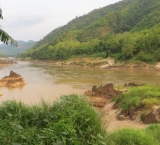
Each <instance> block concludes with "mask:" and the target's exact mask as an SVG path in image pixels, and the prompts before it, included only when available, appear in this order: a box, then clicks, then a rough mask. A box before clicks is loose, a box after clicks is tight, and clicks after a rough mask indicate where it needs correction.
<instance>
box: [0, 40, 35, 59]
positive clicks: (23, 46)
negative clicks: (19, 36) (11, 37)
mask: <svg viewBox="0 0 160 145" xmlns="http://www.w3.org/2000/svg"><path fill="white" fill-rule="evenodd" d="M17 42H18V46H17V47H13V46H11V45H10V44H8V45H6V44H1V45H0V54H2V55H7V56H16V55H17V54H18V53H23V52H25V51H27V50H28V49H30V48H31V47H32V46H33V45H34V44H35V43H36V41H33V40H29V41H27V42H26V41H22V40H19V41H17Z"/></svg>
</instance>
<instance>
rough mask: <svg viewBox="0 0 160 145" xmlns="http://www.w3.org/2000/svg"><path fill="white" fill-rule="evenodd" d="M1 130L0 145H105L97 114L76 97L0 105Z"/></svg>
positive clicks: (84, 99)
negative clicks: (49, 101) (34, 103)
mask: <svg viewBox="0 0 160 145" xmlns="http://www.w3.org/2000/svg"><path fill="white" fill-rule="evenodd" d="M0 128H1V131H0V144H2V145H14V144H15V145H16V144H17V145H30V144H31V145H38V144H39V145H103V144H105V131H104V130H103V129H102V126H101V121H100V117H99V115H98V114H97V113H96V112H95V111H94V109H93V108H92V106H91V105H89V104H88V103H87V102H86V98H84V97H79V96H77V95H69V96H62V97H61V98H60V100H59V101H57V102H54V103H53V104H49V103H46V102H44V101H42V103H41V104H40V105H34V106H27V105H25V104H23V103H21V102H16V101H8V102H5V103H3V104H2V105H1V106H0Z"/></svg>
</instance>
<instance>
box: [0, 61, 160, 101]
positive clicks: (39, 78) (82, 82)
mask: <svg viewBox="0 0 160 145" xmlns="http://www.w3.org/2000/svg"><path fill="white" fill-rule="evenodd" d="M11 70H13V71H15V72H16V73H18V74H20V75H21V76H22V77H23V78H24V80H25V81H26V82H27V84H26V85H25V86H23V87H20V88H5V87H3V88H0V93H1V94H3V96H1V97H0V103H1V102H3V101H6V100H12V99H14V100H18V101H19V100H20V101H22V102H24V103H27V104H34V103H39V102H40V101H41V99H44V100H45V101H50V102H51V101H54V100H57V99H58V97H59V96H61V95H64V94H66V95H68V94H79V95H83V94H84V91H85V90H87V89H91V87H92V86H93V85H95V84H96V85H101V84H102V85H103V84H106V83H114V85H115V86H123V85H124V84H125V83H129V82H135V83H140V84H141V83H144V84H145V83H150V84H160V72H159V71H147V70H120V69H119V70H111V69H99V68H87V67H77V66H75V67H71V66H55V65H50V64H42V63H39V62H36V63H35V62H34V63H33V62H23V61H18V63H17V64H14V65H11V66H6V67H0V78H2V77H4V76H7V75H9V73H10V71H11Z"/></svg>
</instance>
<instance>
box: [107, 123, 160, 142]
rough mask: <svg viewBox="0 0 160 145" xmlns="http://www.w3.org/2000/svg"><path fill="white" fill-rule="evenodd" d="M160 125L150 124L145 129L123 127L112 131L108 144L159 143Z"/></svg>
mask: <svg viewBox="0 0 160 145" xmlns="http://www.w3.org/2000/svg"><path fill="white" fill-rule="evenodd" d="M159 134H160V125H150V126H149V127H147V128H146V129H143V130H135V129H129V128H126V129H122V130H118V131H116V132H113V133H111V134H110V135H109V136H108V139H107V145H159V144H160V139H159Z"/></svg>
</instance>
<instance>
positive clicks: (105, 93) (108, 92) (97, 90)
mask: <svg viewBox="0 0 160 145" xmlns="http://www.w3.org/2000/svg"><path fill="white" fill-rule="evenodd" d="M120 93H121V92H120V91H117V90H115V89H114V85H113V84H112V83H110V84H106V85H105V86H102V85H101V86H100V87H97V86H96V85H94V86H93V87H92V90H87V91H86V92H85V95H86V96H99V97H104V98H106V99H111V98H112V97H115V96H116V95H118V94H120Z"/></svg>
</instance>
